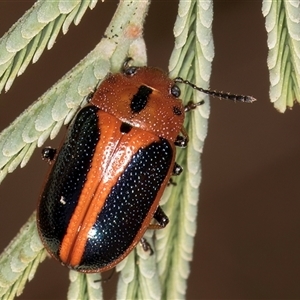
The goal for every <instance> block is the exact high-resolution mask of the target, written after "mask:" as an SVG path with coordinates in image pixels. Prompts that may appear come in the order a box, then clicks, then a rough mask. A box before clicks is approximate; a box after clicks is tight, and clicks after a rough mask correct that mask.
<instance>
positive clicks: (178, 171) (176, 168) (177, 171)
mask: <svg viewBox="0 0 300 300" xmlns="http://www.w3.org/2000/svg"><path fill="white" fill-rule="evenodd" d="M182 170H183V169H182V167H181V166H180V165H179V164H178V163H176V162H175V164H174V167H173V173H172V175H173V176H178V175H180V174H181V172H182Z"/></svg>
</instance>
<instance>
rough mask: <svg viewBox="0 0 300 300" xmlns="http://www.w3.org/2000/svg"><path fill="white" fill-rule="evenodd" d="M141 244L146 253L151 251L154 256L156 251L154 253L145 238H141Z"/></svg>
mask: <svg viewBox="0 0 300 300" xmlns="http://www.w3.org/2000/svg"><path fill="white" fill-rule="evenodd" d="M140 244H141V246H142V248H143V250H144V251H145V252H148V251H150V255H153V253H154V251H153V249H152V247H151V245H150V244H149V243H148V241H147V240H146V239H145V238H141V240H140Z"/></svg>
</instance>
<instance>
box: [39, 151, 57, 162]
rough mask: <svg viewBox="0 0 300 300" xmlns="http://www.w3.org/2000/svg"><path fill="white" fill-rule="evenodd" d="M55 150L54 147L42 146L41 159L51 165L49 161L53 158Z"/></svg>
mask: <svg viewBox="0 0 300 300" xmlns="http://www.w3.org/2000/svg"><path fill="white" fill-rule="evenodd" d="M56 152H57V151H56V149H54V148H51V147H46V148H44V149H43V150H42V153H41V156H42V160H46V161H47V162H48V164H50V165H51V163H52V162H53V160H54V159H55V156H56Z"/></svg>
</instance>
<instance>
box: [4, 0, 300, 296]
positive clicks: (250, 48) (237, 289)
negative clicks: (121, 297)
mask: <svg viewBox="0 0 300 300" xmlns="http://www.w3.org/2000/svg"><path fill="white" fill-rule="evenodd" d="M32 3H33V1H4V2H3V1H1V2H0V15H1V21H0V35H2V34H3V33H4V32H6V31H7V30H8V29H9V28H10V26H11V25H12V24H13V23H14V22H15V21H16V20H17V19H18V18H19V17H21V15H22V14H23V13H24V11H25V10H26V9H28V8H29V7H30V6H31V5H32ZM177 4H178V3H177V1H153V3H152V5H151V8H150V11H149V15H148V18H147V22H146V29H145V39H146V43H147V48H148V60H149V65H153V66H158V67H161V68H163V69H165V70H167V66H168V58H169V56H170V54H171V51H172V48H173V43H174V41H173V34H172V27H173V24H174V21H175V18H176V11H177ZM116 5H117V1H107V2H104V3H98V5H97V6H96V8H95V9H94V10H93V11H89V12H88V14H87V15H86V16H84V18H83V20H82V22H81V23H80V24H79V26H78V27H75V26H74V25H72V26H71V27H70V32H69V34H68V35H67V36H62V35H60V36H59V38H58V40H57V42H56V45H55V46H54V48H53V49H52V50H51V51H47V52H46V53H44V55H43V56H42V58H41V59H40V60H39V61H38V62H37V63H36V64H34V65H30V66H29V68H28V69H27V71H26V72H25V75H23V76H21V77H20V78H18V79H17V80H16V82H15V84H14V85H13V88H12V90H11V91H9V92H8V93H6V94H5V93H2V94H1V101H0V129H1V130H2V129H3V128H5V127H6V126H7V125H8V124H9V123H10V122H12V121H13V120H14V118H16V117H17V116H18V115H19V114H20V113H21V112H22V111H23V110H24V109H25V108H27V107H28V106H29V104H30V103H32V102H33V101H34V100H36V99H37V98H38V97H39V96H40V95H41V94H42V93H43V92H44V91H45V90H46V89H47V88H48V87H50V86H51V85H52V84H54V83H55V82H56V81H57V80H58V79H59V78H61V76H62V75H63V74H65V73H66V72H67V71H68V70H69V69H70V68H71V67H72V66H73V65H75V64H76V63H77V62H78V61H79V60H80V59H81V58H83V57H84V56H85V55H86V54H87V53H88V52H89V51H90V50H91V49H93V48H94V46H95V45H96V43H98V41H99V40H100V38H101V36H102V34H103V32H104V29H105V27H106V26H107V25H108V22H109V20H110V18H111V16H112V15H113V12H114V10H115V8H116ZM213 32H214V41H215V59H214V62H213V72H212V78H211V87H212V88H213V89H218V90H224V91H230V92H234V93H241V94H250V95H253V96H255V97H256V98H257V99H258V102H256V103H255V104H252V105H242V104H236V105H235V104H233V103H229V102H227V101H219V100H212V102H211V106H212V107H211V116H210V120H209V131H208V137H207V139H206V142H205V148H204V153H203V156H202V166H203V170H202V174H203V181H202V184H201V200H200V203H199V215H198V232H197V237H196V246H195V249H194V261H193V262H192V263H191V276H190V279H189V284H188V291H187V299H300V284H299V278H300V268H299V267H300V259H299V253H300V251H299V250H300V241H299V227H300V218H299V212H300V211H299V210H300V201H299V196H300V191H299V187H298V184H299V181H298V177H299V175H298V174H299V165H300V156H299V150H300V139H299V118H300V108H299V106H298V105H296V106H295V108H294V109H293V110H292V111H290V110H288V111H287V112H286V113H285V114H280V113H278V112H277V111H276V110H275V109H274V108H273V106H272V104H271V103H270V101H269V96H268V90H269V79H268V71H267V64H266V59H267V46H266V39H267V36H266V32H265V27H264V19H263V16H262V13H261V1H214V23H213ZM58 142H59V140H55V141H54V142H53V141H52V142H48V143H47V144H51V145H52V146H55V145H57V143H58ZM47 168H48V167H47V164H45V163H43V162H41V160H40V150H37V151H36V152H35V154H34V157H33V158H32V159H31V160H30V162H29V164H28V165H27V166H26V168H24V169H20V168H18V169H17V170H16V171H15V172H14V173H13V174H10V175H8V176H7V177H6V179H5V180H4V182H3V184H2V185H1V188H0V200H1V201H0V220H1V221H0V232H1V240H0V251H2V249H4V247H5V246H6V245H7V244H8V243H9V241H10V240H11V239H12V238H13V237H14V236H15V235H16V234H17V232H18V230H19V228H20V227H21V226H22V225H23V224H24V223H25V222H26V221H27V219H28V217H29V216H30V215H31V213H32V211H33V210H34V209H35V206H36V203H37V199H38V196H39V193H40V190H41V186H42V182H43V181H44V177H45V174H46V169H47ZM115 277H116V276H115ZM110 284H113V281H112V282H111V283H108V284H107V285H106V286H105V288H106V289H107V288H109V285H110ZM67 286H68V270H67V269H65V268H62V267H61V266H60V265H59V264H57V263H56V262H54V261H53V260H50V259H47V261H46V262H44V263H43V264H42V265H41V266H40V268H39V269H38V272H37V274H36V277H35V278H34V280H33V282H32V283H30V284H28V285H27V286H26V288H25V292H24V293H23V294H22V296H21V297H20V298H19V299H65V298H66V291H67ZM113 295H114V294H113V293H111V294H107V297H109V298H110V297H113Z"/></svg>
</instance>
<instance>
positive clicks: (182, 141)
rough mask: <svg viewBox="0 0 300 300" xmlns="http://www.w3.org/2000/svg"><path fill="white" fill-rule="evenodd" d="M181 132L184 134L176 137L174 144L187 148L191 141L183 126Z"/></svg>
mask: <svg viewBox="0 0 300 300" xmlns="http://www.w3.org/2000/svg"><path fill="white" fill-rule="evenodd" d="M180 132H181V134H182V135H178V136H177V137H176V140H175V142H174V144H175V146H177V147H180V148H185V147H186V146H187V144H188V142H189V136H188V134H187V132H186V130H185V129H184V128H183V127H182V128H181V130H180Z"/></svg>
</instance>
